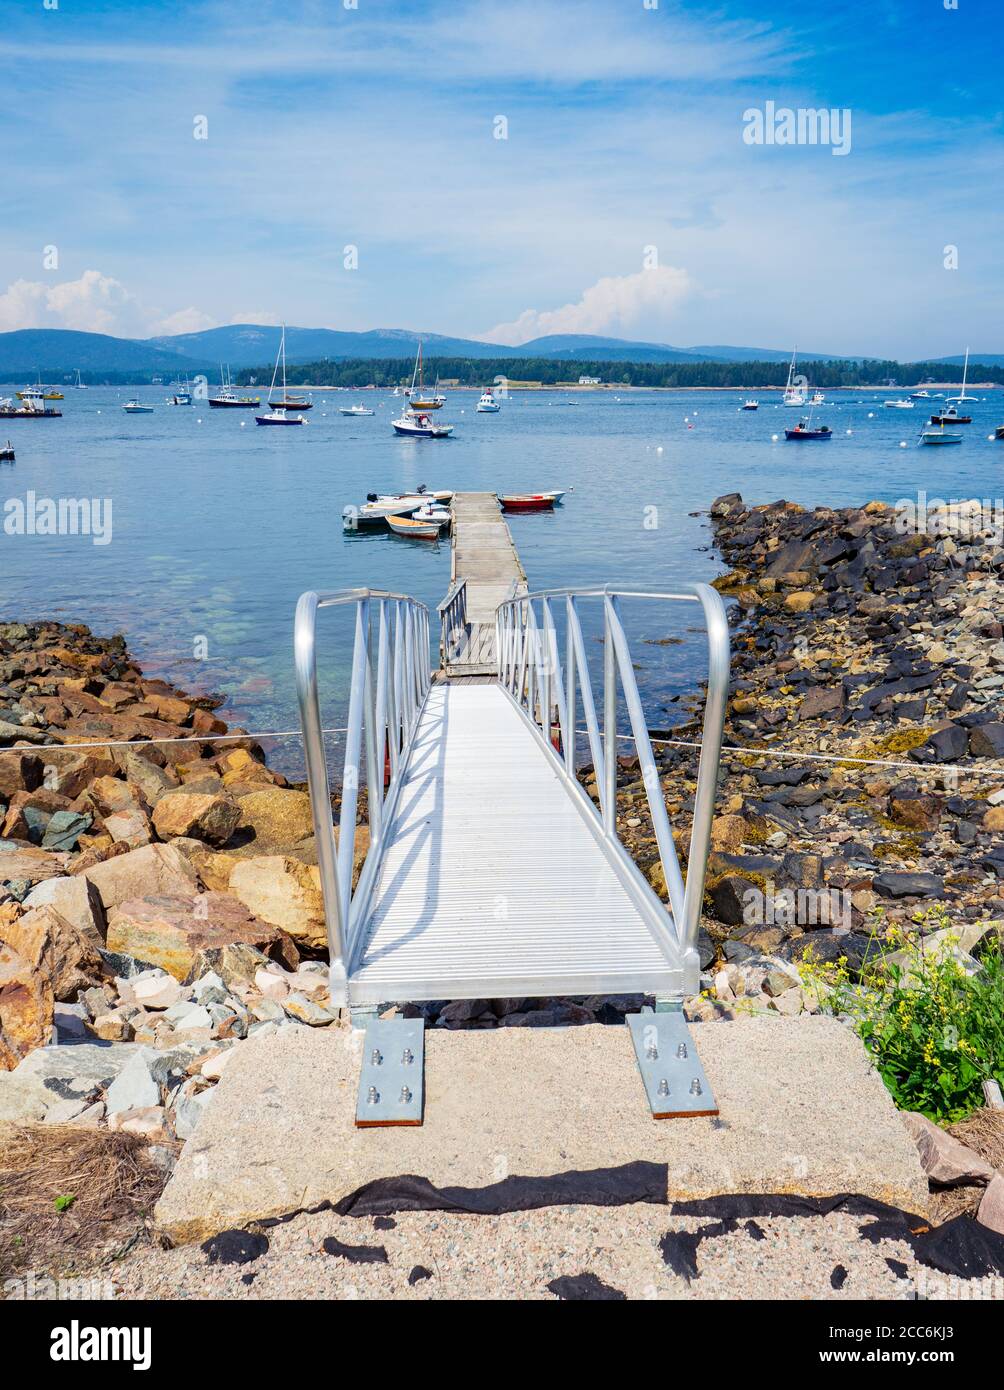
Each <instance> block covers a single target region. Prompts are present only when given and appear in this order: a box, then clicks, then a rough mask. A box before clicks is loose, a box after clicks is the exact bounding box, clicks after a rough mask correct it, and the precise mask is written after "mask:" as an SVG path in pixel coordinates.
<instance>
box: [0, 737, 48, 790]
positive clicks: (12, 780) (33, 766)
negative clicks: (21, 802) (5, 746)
mask: <svg viewBox="0 0 1004 1390" xmlns="http://www.w3.org/2000/svg"><path fill="white" fill-rule="evenodd" d="M43 774H44V764H43V763H42V759H41V758H40V757H39V756H38V754H37V753H25V752H23V751H22V750H21V749H20V748H15V749H12V750H10V751H8V752H3V753H0V796H2V797H3V799H4V801H10V799H11V797H12V796H14V794H15V793H16V792H33V791H34V790H35V788H36V787H40V786H41V785H42V777H43Z"/></svg>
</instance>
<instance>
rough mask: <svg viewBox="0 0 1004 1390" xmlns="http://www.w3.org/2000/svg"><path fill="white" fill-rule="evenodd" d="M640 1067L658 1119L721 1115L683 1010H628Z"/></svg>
mask: <svg viewBox="0 0 1004 1390" xmlns="http://www.w3.org/2000/svg"><path fill="white" fill-rule="evenodd" d="M627 1025H628V1028H629V1029H630V1030H631V1041H632V1043H633V1044H634V1051H635V1057H636V1058H637V1059H638V1070H639V1071H640V1072H641V1079H642V1081H643V1082H644V1083H645V1094H646V1095H647V1096H648V1103H649V1106H650V1107H651V1110H652V1115H653V1117H654V1118H655V1119H657V1120H669V1119H677V1118H682V1117H683V1116H685V1115H686V1116H697V1115H717V1114H718V1104H717V1102H716V1101H715V1097H714V1095H713V1093H712V1090H711V1087H710V1085H709V1084H708V1078H707V1076H706V1075H705V1073H704V1067H703V1066H702V1065H701V1059H700V1058H699V1057H698V1055H697V1047H696V1045H695V1043H694V1040H693V1038H692V1037H691V1035H690V1029H689V1028H688V1026H687V1021H686V1019H685V1018H684V1017H683V1014H682V1013H652V1012H651V1010H648V1011H646V1012H644V1013H640V1014H628V1015H627Z"/></svg>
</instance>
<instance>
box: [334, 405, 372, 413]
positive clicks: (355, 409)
mask: <svg viewBox="0 0 1004 1390" xmlns="http://www.w3.org/2000/svg"><path fill="white" fill-rule="evenodd" d="M338 413H339V415H356V416H358V415H372V414H373V411H372V410H370V409H369V407H368V406H365V405H342V406H339V407H338Z"/></svg>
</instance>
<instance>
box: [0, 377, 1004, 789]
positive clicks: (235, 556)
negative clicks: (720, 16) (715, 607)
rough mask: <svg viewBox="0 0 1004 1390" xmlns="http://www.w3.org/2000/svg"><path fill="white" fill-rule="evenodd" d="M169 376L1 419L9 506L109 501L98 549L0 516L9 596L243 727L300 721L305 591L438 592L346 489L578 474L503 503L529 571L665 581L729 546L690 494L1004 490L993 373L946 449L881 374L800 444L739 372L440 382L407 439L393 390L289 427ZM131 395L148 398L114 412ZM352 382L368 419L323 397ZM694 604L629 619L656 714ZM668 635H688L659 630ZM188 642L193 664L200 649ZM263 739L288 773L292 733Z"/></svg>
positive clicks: (441, 572)
mask: <svg viewBox="0 0 1004 1390" xmlns="http://www.w3.org/2000/svg"><path fill="white" fill-rule="evenodd" d="M165 393H166V388H164V387H144V388H140V389H139V390H131V389H126V388H122V389H119V388H104V389H102V388H91V389H89V390H87V391H79V392H78V391H74V390H72V389H70V388H67V390H66V397H67V398H66V400H65V402H63V403H62V404H60V405H59V406H58V408H59V409H61V410H62V411H63V412H64V413H63V418H62V419H59V420H46V421H36V422H26V423H22V422H19V421H7V422H0V439H3V438H6V437H7V436H9V437H10V439H11V441H12V443H13V444H14V446H15V449H16V451H17V461H16V463H14V464H0V506H2V505H3V504H4V503H6V502H7V500H8V499H11V498H21V499H24V498H25V496H26V494H27V492H28V491H29V490H33V491H34V492H35V493H36V494H37V496H39V497H52V498H56V499H58V498H61V497H62V498H67V497H69V498H80V497H98V498H110V499H111V501H112V508H113V510H112V517H113V533H112V540H111V543H110V544H108V545H103V546H101V545H94V544H92V540H91V538H90V537H87V536H29V535H9V534H6V533H5V532H3V531H0V614H2V616H3V617H4V619H7V620H9V619H27V618H39V617H56V618H59V619H61V620H62V621H64V622H69V621H83V622H86V623H88V624H90V626H91V627H92V628H94V630H95V631H96V632H98V633H101V634H108V633H111V632H114V631H121V632H123V633H124V634H125V636H126V638H127V641H128V643H129V646H130V648H131V649H132V651H133V652H134V653H135V654H136V656H137V657H138V659H139V660H140V661H141V663H142V664H143V666H144V669H145V670H146V671H147V672H148V673H149V674H157V675H162V676H164V677H165V678H166V679H169V680H172V681H176V682H177V683H178V684H180V685H182V686H185V687H187V688H189V689H193V690H219V691H221V692H222V693H224V694H225V695H226V697H227V708H226V711H225V713H226V714H227V715H228V717H231V718H236V719H239V720H240V721H241V722H242V723H243V724H245V725H246V726H247V727H249V728H251V729H255V730H286V729H294V728H296V726H297V716H296V702H295V695H294V688H293V679H292V650H291V639H292V618H293V610H294V607H295V604H296V600H297V597H298V595H299V594H300V593H301V592H302V591H303V590H304V589H309V588H319V589H320V588H328V589H337V588H343V587H351V586H356V585H370V586H373V587H380V588H387V589H394V590H399V591H402V592H405V593H410V594H413V595H414V596H415V597H417V598H419V599H422V600H423V601H424V602H426V603H428V604H430V605H431V606H434V605H435V604H436V603H437V602H438V601H439V600H440V599H441V598H442V597H443V594H444V593H445V591H446V588H447V586H448V583H449V567H450V556H449V545H448V543H443V544H441V545H429V544H428V543H419V542H413V541H408V540H404V539H401V538H398V537H396V536H392V535H390V534H389V533H373V534H363V535H346V534H344V533H343V531H342V527H341V511H342V508H343V506H345V505H346V504H347V503H352V502H355V503H359V502H362V501H364V500H365V496H366V493H367V492H370V491H380V492H384V491H387V492H392V491H399V490H406V489H411V488H414V487H415V486H416V485H417V484H418V483H421V482H425V483H427V484H428V485H429V487H430V488H454V489H469V490H486V491H488V490H490V491H495V490H497V489H503V490H513V491H521V490H536V489H541V488H554V487H564V488H568V489H572V491H570V492H569V494H568V495H567V496H566V499H565V503H564V505H563V506H562V507H561V508H560V509H558V510H556V511H555V512H554V513H553V514H541V515H532V516H525V517H519V516H516V517H513V518H512V519H511V522H510V524H511V529H512V533H513V538H514V540H515V542H516V545H517V547H518V549H519V552H520V556H521V558H522V561H523V564H524V567H525V569H526V572H527V575H528V577H529V579H530V583H531V586H532V587H535V588H536V587H546V586H549V585H566V584H584V583H609V584H615V585H619V586H624V587H640V588H665V587H668V586H671V585H673V584H676V583H681V582H685V581H688V580H694V579H708V578H710V577H712V576H714V575H715V574H717V573H719V572H720V570H721V565H720V563H719V562H718V560H717V558H716V556H715V554H714V552H713V551H711V550H710V549H709V544H710V531H709V528H708V524H707V520H706V518H704V517H696V516H693V515H691V513H693V512H695V511H698V510H703V509H706V508H707V506H708V504H709V503H710V502H711V500H712V499H713V498H714V497H715V496H717V495H718V494H720V493H723V492H732V491H738V492H741V493H742V494H743V496H744V498H745V499H746V500H747V501H750V502H766V501H770V500H774V499H776V498H779V497H787V498H791V499H793V500H795V501H798V502H802V503H803V504H805V505H810V506H811V505H817V504H823V503H826V504H832V505H848V504H853V503H861V502H864V501H867V500H868V499H869V498H872V497H877V498H882V499H884V500H886V501H890V502H895V501H896V500H897V499H899V498H901V497H904V496H915V495H916V493H917V490H918V489H926V490H927V492H928V494H929V495H930V496H936V495H937V496H942V497H969V496H979V497H987V498H990V499H993V498H995V497H997V496H998V495H1004V469H1002V465H1004V443H998V442H991V441H988V438H987V436H988V435H991V434H992V433H993V428H994V426H995V425H997V424H1000V423H1004V399H1002V396H1001V393H999V392H998V393H996V395H995V393H993V392H989V391H976V392H974V394H975V395H977V396H979V397H980V399H979V400H978V401H977V402H976V403H974V404H973V405H972V406H967V409H969V410H970V411H971V413H972V415H973V419H974V422H973V424H972V425H969V426H963V427H962V428H963V430H964V431H965V436H966V437H965V442H964V443H963V444H962V445H960V446H957V447H952V448H944V449H932V448H917V447H915V443H916V439H917V435H918V433H919V431H920V429H921V427H922V425H923V423H924V421H926V419H927V417H928V415H929V413H930V408H931V406H932V405H933V404H934V403H927V402H918V403H917V406H916V408H915V409H914V410H913V411H910V412H908V411H895V410H885V409H883V408H882V400H883V399H884V398H885V397H886V396H888V395H890V394H891V393H890V392H888V391H879V392H877V393H859V394H856V395H854V394H850V393H848V395H847V396H846V398H845V397H843V396H837V397H835V400H834V403H833V404H827V405H826V406H824V407H818V408H817V410H816V412H815V423H817V424H819V423H826V424H829V425H830V426H831V428H832V429H833V431H834V438H833V439H832V440H830V441H828V442H823V443H802V444H796V443H785V441H784V437H783V429H784V427H785V425H788V426H790V425H791V424H792V423H794V421H795V420H797V418H798V412H797V411H795V410H791V409H784V408H783V407H781V406H780V405H777V404H775V403H774V401H775V400H776V396H775V397H774V399H771V398H770V397H768V396H767V395H766V394H765V395H764V396H763V397H762V403H761V406H760V410H759V411H758V412H756V413H755V414H754V413H743V412H741V411H740V410H739V409H738V407H739V405H740V404H741V402H742V399H743V393H737V392H732V391H721V392H719V391H693V392H685V393H684V392H680V393H677V392H672V393H670V392H665V393H662V392H625V393H624V394H623V395H618V394H617V393H615V392H603V393H599V392H583V393H569V392H560V391H548V392H539V393H538V392H533V393H523V394H517V395H515V396H514V397H513V398H512V399H511V400H509V401H508V402H506V404H505V405H504V406H503V409H502V411H501V413H500V414H498V415H478V414H476V413H475V410H474V406H475V404H476V401H477V393H476V392H471V391H454V392H451V393H449V400H448V403H447V405H446V407H445V408H444V410H443V411H442V412H441V415H442V418H444V419H445V420H448V421H450V422H452V423H454V424H455V426H456V432H455V437H454V438H453V439H450V440H446V441H436V440H406V439H398V438H397V437H396V436H395V435H394V434H393V433H392V431H391V427H390V420H391V419H392V418H393V415H394V414H396V413H397V408H398V407H399V405H400V401H395V400H393V398H392V397H391V396H390V395H389V393H386V392H374V391H370V392H365V393H356V394H349V393H345V392H338V393H329V392H315V393H314V395H313V399H314V402H315V405H314V409H313V410H312V411H311V412H310V414H309V416H308V419H309V423H308V424H307V425H306V426H304V427H303V428H302V429H288V430H284V429H259V428H257V427H256V426H255V423H254V412H253V411H215V410H210V409H208V407H207V406H206V405H205V403H204V402H203V403H201V404H196V406H194V407H192V408H185V407H171V406H168V405H166V404H165V403H164V396H165ZM133 395H136V396H138V397H139V398H140V399H141V400H143V401H145V402H148V403H150V404H153V405H154V406H155V407H156V409H155V411H154V413H153V414H152V415H133V416H129V415H126V414H124V413H123V411H122V409H121V405H122V402H123V401H125V400H127V399H129V398H130V397H131V396H133ZM361 399H365V400H366V403H367V404H368V405H371V406H372V407H373V408H374V409H375V411H376V413H375V415H374V416H372V417H368V418H365V419H346V418H343V417H342V416H340V415H339V414H338V407H339V406H341V405H345V404H347V403H350V402H353V401H355V400H361ZM5 425H6V428H4V426H5ZM847 431H851V432H850V433H849V434H848V433H847ZM774 435H777V436H779V439H778V441H776V442H775V441H774V440H773V439H772V436H774ZM901 441H905V443H906V444H907V446H908V447H906V448H902V447H900V445H901ZM652 508H655V509H656V511H655V512H653V511H652V510H651V509H652ZM6 515H7V513H6V512H4V516H6ZM653 521H657V523H658V524H657V525H655V526H653ZM331 616H332V615H331V614H330V613H325V614H322V615H321V626H322V629H323V633H322V643H321V664H322V678H323V683H324V684H323V688H324V690H325V692H326V696H327V698H326V705H327V710H326V717H327V718H328V719H329V721H330V720H334V719H337V718H338V715H339V712H343V701H342V696H343V695H344V684H345V675H346V669H347V661H346V649H345V638H346V636H347V633H346V630H345V627H344V625H342V626H341V627H340V626H339V624H338V622H337V621H332V622H329V621H328V620H329V618H331ZM698 621H699V620H698V618H697V611H696V610H694V609H691V608H690V607H689V606H687V607H685V608H684V607H682V606H681V609H680V611H678V612H677V611H674V612H673V613H672V614H671V615H670V614H667V613H666V612H665V611H664V610H663V611H654V610H653V609H651V608H649V609H648V610H646V611H645V613H644V614H641V613H639V616H638V619H637V623H636V624H635V631H636V632H637V634H638V635H639V637H640V638H641V639H643V641H644V639H648V640H649V642H651V643H652V645H643V644H642V643H639V645H637V646H636V647H635V648H634V649H633V650H634V655H635V657H636V660H637V662H638V665H639V669H638V672H637V674H638V679H639V682H640V684H641V687H642V690H643V693H644V694H645V696H646V699H647V704H648V707H649V711H650V714H652V715H653V716H654V718H655V719H656V721H659V720H660V719H661V718H662V717H663V716H664V715H666V713H667V711H666V709H665V702H666V700H667V699H669V698H670V696H671V695H673V694H674V693H675V694H678V693H681V692H685V691H687V690H689V689H693V687H694V684H695V682H696V680H697V678H698V676H699V673H700V667H701V660H702V656H703V644H702V643H701V641H700V640H699V638H698V636H697V635H696V634H695V633H693V632H690V633H688V631H687V628H688V627H693V626H694V625H695V624H696V623H697V622H698ZM433 628H434V629H435V623H434V622H433ZM672 634H676V635H678V636H680V637H682V638H683V639H684V641H683V644H682V645H680V646H677V645H663V646H660V645H655V644H654V643H655V642H657V641H658V640H659V639H661V638H664V637H666V636H669V635H672ZM434 635H435V634H434ZM200 638H204V639H205V642H206V644H207V646H208V656H207V657H206V658H204V659H201V658H197V657H196V655H195V653H196V651H197V650H199V649H200V648H199V645H198V644H199V639H200ZM270 751H273V750H271V749H270ZM274 757H275V761H276V763H277V765H280V766H283V765H285V766H287V767H288V768H289V770H291V771H294V770H296V767H297V764H298V749H297V745H296V743H295V741H293V740H289V741H287V742H286V743H284V744H282V745H281V746H279V747H276V749H275V750H274Z"/></svg>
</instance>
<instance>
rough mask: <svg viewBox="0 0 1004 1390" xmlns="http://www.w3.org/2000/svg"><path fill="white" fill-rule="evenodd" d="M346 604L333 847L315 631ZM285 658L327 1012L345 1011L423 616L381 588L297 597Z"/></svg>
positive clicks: (413, 696) (419, 672) (422, 641)
mask: <svg viewBox="0 0 1004 1390" xmlns="http://www.w3.org/2000/svg"><path fill="white" fill-rule="evenodd" d="M348 604H355V605H356V614H355V632H354V638H353V651H352V675H351V678H350V683H349V713H348V719H347V720H346V726H347V727H346V736H345V757H344V762H343V770H342V806H341V815H340V817H339V830H338V843H337V846H336V843H335V830H334V823H333V817H332V812H331V789H330V785H329V782H328V766H327V759H326V758H325V753H324V738H323V734H322V732H321V712H320V703H319V699H318V691H317V651H316V627H317V612H318V609H321V608H333V607H339V606H346V605H348ZM374 616H375V618H376V622H375V624H374ZM374 628H375V630H374ZM392 629H393V630H392ZM374 641H375V645H376V671H375V674H374V669H373V652H372V647H373V645H374ZM293 654H294V660H295V664H296V692H297V698H298V700H299V703H300V724H301V727H302V730H303V750H304V757H305V760H306V765H307V783H308V786H309V788H310V809H311V814H312V816H313V821H314V835H315V841H316V844H317V864H318V868H319V871H320V877H321V893H322V896H323V899H324V919H325V925H326V928H327V934H328V958H329V962H330V976H331V998H332V1002H333V1003H335V1004H336V1005H344V1004H346V1003H347V991H348V968H349V963H350V962H351V959H352V957H353V954H354V952H355V949H356V946H357V945H358V936H359V927H360V924H361V922H362V921H363V919H364V916H365V911H366V906H367V902H368V899H369V895H370V893H371V891H372V888H373V885H374V883H375V881H376V877H377V871H378V868H379V863H380V857H381V855H382V852H383V846H384V827H385V826H386V825H387V824H389V823H390V820H391V818H392V815H393V810H394V806H395V804H396V801H397V794H398V791H399V789H400V787H401V783H402V781H403V778H404V774H405V769H406V767H407V764H408V757H409V755H410V753H411V746H412V742H413V740H414V736H415V730H416V728H417V726H418V721H419V716H420V715H421V712H422V708H423V706H424V704H425V700H426V697H427V695H428V693H429V688H430V685H431V672H430V670H429V610H428V609H427V608H426V606H425V604H424V603H419V602H418V601H417V600H416V599H413V598H410V597H408V595H407V594H395V593H390V592H387V591H385V590H381V589H340V590H335V591H332V592H327V593H316V592H315V591H314V590H309V591H308V592H307V593H305V594H301V596H300V600H299V602H298V603H297V605H296V618H295V620H294V625H293ZM364 743H365V750H366V777H367V814H368V821H369V832H370V843H369V849H368V851H367V855H366V860H365V863H364V864H363V867H362V870H361V872H360V875H359V881H358V883H357V885H356V890H355V894H353V891H352V861H353V857H354V851H355V832H356V812H357V807H358V798H359V779H360V759H361V754H362V750H363V746H364ZM385 759H389V762H390V774H391V775H390V781H389V784H388V785H387V787H386V788H385V787H384V763H385Z"/></svg>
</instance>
